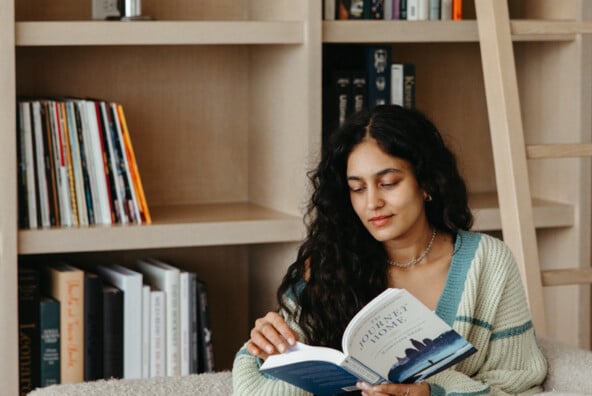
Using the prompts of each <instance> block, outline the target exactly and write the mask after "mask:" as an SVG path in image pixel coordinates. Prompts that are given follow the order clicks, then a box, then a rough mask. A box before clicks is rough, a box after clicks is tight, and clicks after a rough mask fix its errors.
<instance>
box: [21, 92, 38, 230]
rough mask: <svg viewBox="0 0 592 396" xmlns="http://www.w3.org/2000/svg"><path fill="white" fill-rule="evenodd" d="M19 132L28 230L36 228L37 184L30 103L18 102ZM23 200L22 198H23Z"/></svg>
mask: <svg viewBox="0 0 592 396" xmlns="http://www.w3.org/2000/svg"><path fill="white" fill-rule="evenodd" d="M19 121H20V122H19V124H20V128H19V132H20V136H21V142H20V143H21V155H24V161H22V162H23V163H24V169H21V172H24V174H25V179H26V180H25V185H26V195H27V212H28V217H29V224H28V226H29V228H37V185H36V184H37V183H35V158H34V155H35V154H34V150H33V128H32V125H31V105H30V102H19ZM23 198H24V197H23Z"/></svg>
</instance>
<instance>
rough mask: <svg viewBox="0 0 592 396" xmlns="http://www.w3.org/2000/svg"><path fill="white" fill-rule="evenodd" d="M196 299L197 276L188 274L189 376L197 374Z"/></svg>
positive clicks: (197, 324) (197, 334)
mask: <svg viewBox="0 0 592 396" xmlns="http://www.w3.org/2000/svg"><path fill="white" fill-rule="evenodd" d="M198 309H199V307H198V297H197V275H196V274H195V273H193V272H192V273H190V279H189V314H190V318H189V321H190V325H191V327H190V355H189V363H190V367H189V371H190V373H191V374H195V373H199V318H198Z"/></svg>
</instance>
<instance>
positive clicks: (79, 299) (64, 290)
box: [45, 263, 84, 384]
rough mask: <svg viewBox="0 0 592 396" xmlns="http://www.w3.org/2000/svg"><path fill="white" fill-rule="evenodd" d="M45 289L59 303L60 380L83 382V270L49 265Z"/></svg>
mask: <svg viewBox="0 0 592 396" xmlns="http://www.w3.org/2000/svg"><path fill="white" fill-rule="evenodd" d="M45 281H46V284H45V292H46V294H49V295H50V296H51V297H53V298H54V299H56V300H58V301H59V302H60V340H61V342H60V382H61V383H62V384H73V383H78V382H82V381H84V272H83V271H82V270H81V269H79V268H75V267H73V266H71V265H68V264H66V263H56V264H52V265H49V266H47V267H46V279H45Z"/></svg>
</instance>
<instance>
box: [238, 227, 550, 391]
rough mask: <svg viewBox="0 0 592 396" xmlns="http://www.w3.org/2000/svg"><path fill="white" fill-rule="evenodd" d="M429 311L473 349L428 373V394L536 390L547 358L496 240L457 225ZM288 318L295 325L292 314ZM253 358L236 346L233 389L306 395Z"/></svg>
mask: <svg viewBox="0 0 592 396" xmlns="http://www.w3.org/2000/svg"><path fill="white" fill-rule="evenodd" d="M436 313H437V314H438V315H439V316H440V317H441V318H442V319H444V321H446V322H447V323H448V324H450V325H452V327H454V329H455V330H456V331H458V332H459V333H460V334H461V335H462V336H463V337H465V338H466V339H468V340H469V341H470V342H471V343H472V344H473V345H474V346H475V347H476V348H477V350H478V352H477V353H475V354H474V355H472V356H470V357H469V358H468V359H466V360H464V361H463V362H461V363H459V364H457V365H456V366H454V367H452V368H450V369H448V370H445V371H443V372H441V373H439V374H436V375H435V376H433V377H431V378H429V379H428V380H427V382H428V383H429V385H430V391H431V394H432V395H483V394H496V395H505V394H531V393H537V392H541V391H542V387H541V384H542V382H543V380H544V379H545V376H546V374H547V363H546V361H545V358H544V357H543V355H542V353H541V351H540V349H539V347H538V345H537V342H536V338H535V333H534V329H533V325H532V322H531V319H530V313H529V310H528V307H527V304H526V298H525V294H524V290H523V287H522V283H521V281H520V275H519V272H518V268H517V266H516V262H515V260H514V258H513V256H512V254H511V253H510V250H509V249H508V247H507V246H506V245H505V244H504V243H503V242H502V241H500V240H498V239H496V238H493V237H491V236H488V235H486V234H480V233H474V232H466V231H461V232H459V234H458V236H457V238H456V242H455V253H454V255H453V258H452V263H451V266H450V271H449V273H448V279H447V280H446V286H445V287H444V290H443V292H442V296H441V297H440V300H439V301H438V305H437V307H436ZM288 320H289V319H288ZM289 324H290V326H292V327H293V328H295V329H298V327H297V325H296V324H295V323H294V322H293V321H289ZM259 365H260V362H259V360H258V359H257V358H256V357H253V356H251V355H250V354H249V353H248V352H247V351H246V350H245V348H244V347H243V348H242V349H241V350H240V351H239V352H238V353H237V355H236V358H235V361H234V366H233V370H232V372H233V389H234V395H237V396H242V395H249V396H255V395H262V396H263V395H269V396H271V395H274V396H277V395H286V396H289V395H308V393H307V392H305V391H303V390H300V389H298V388H296V387H294V386H292V385H290V384H287V383H285V382H283V381H280V380H276V379H274V378H272V377H268V376H264V375H262V374H260V373H259V371H258V368H259Z"/></svg>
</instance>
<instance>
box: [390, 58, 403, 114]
mask: <svg viewBox="0 0 592 396" xmlns="http://www.w3.org/2000/svg"><path fill="white" fill-rule="evenodd" d="M403 86H404V84H403V64H402V63H393V64H392V65H391V104H394V105H398V106H403V97H404V93H403V92H404V89H403Z"/></svg>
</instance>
